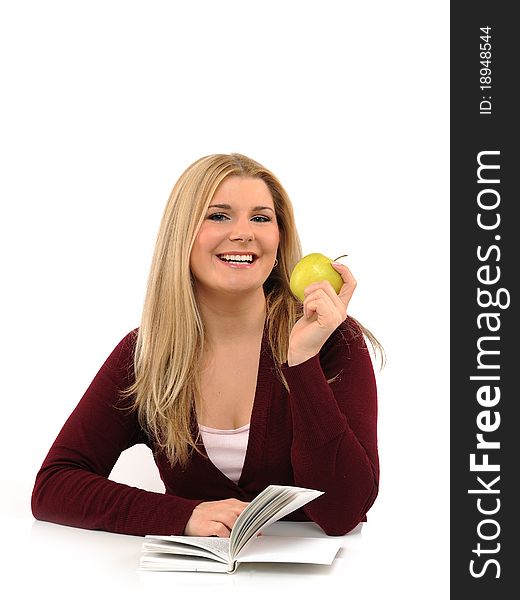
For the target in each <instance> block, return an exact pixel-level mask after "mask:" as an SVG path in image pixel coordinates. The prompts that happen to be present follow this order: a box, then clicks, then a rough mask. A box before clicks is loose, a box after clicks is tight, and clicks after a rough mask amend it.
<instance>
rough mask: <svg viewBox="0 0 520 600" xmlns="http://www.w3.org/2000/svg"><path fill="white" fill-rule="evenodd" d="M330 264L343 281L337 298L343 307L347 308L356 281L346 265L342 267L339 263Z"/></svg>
mask: <svg viewBox="0 0 520 600" xmlns="http://www.w3.org/2000/svg"><path fill="white" fill-rule="evenodd" d="M331 264H332V266H333V267H334V268H335V269H336V271H337V272H338V273H339V274H340V275H341V278H342V279H343V285H342V286H341V289H340V291H339V293H338V296H339V297H340V298H341V300H342V301H343V304H345V306H348V303H349V302H350V299H351V298H352V294H353V293H354V290H355V289H356V286H357V281H356V280H355V278H354V275H352V272H351V271H350V269H349V268H348V267H347V266H346V265H343V264H341V263H331Z"/></svg>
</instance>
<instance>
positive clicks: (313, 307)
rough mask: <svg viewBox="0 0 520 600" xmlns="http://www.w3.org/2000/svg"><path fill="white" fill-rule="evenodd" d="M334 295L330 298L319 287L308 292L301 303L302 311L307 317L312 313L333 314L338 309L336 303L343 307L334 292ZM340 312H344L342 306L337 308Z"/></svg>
mask: <svg viewBox="0 0 520 600" xmlns="http://www.w3.org/2000/svg"><path fill="white" fill-rule="evenodd" d="M334 296H335V297H336V298H335V299H334V298H331V296H330V295H329V294H327V292H326V291H325V290H322V289H319V290H316V291H314V292H313V293H312V294H310V295H309V296H308V297H307V298H305V301H304V303H303V312H304V314H305V316H306V317H307V318H308V319H309V318H311V317H312V315H313V314H314V313H317V314H318V315H321V316H325V315H327V314H334V313H336V312H337V311H338V303H339V304H340V305H341V306H342V307H343V304H342V303H341V300H339V298H338V296H337V295H336V293H335V292H334ZM339 310H340V312H344V310H345V309H344V308H341V309H339Z"/></svg>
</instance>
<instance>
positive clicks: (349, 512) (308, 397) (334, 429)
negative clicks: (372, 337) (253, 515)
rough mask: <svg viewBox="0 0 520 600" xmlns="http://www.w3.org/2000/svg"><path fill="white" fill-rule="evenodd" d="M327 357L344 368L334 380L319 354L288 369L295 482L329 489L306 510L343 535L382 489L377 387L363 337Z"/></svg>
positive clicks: (336, 368) (335, 370)
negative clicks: (327, 375) (330, 380)
mask: <svg viewBox="0 0 520 600" xmlns="http://www.w3.org/2000/svg"><path fill="white" fill-rule="evenodd" d="M325 362H327V364H328V365H330V364H332V368H331V369H330V370H331V371H332V372H333V374H334V375H335V374H339V377H338V378H337V379H336V380H335V381H334V382H332V383H330V384H329V383H328V382H327V378H326V376H325V374H324V372H323V370H322V367H321V363H320V357H319V355H316V356H314V357H312V358H310V359H308V360H307V361H304V362H303V363H300V364H298V365H295V366H293V367H290V366H289V365H286V366H284V367H283V371H284V374H285V377H286V379H287V382H288V384H289V388H290V394H289V402H290V408H291V415H292V424H293V442H292V449H291V463H292V467H293V473H294V481H295V485H299V486H302V487H310V488H315V489H320V490H322V491H324V492H325V493H324V494H323V496H321V497H320V498H318V499H317V500H315V501H313V502H312V503H310V504H309V505H308V506H307V507H305V508H304V510H305V512H306V514H307V515H308V516H309V517H310V518H312V520H314V521H315V522H316V523H318V524H319V525H320V526H321V527H322V528H323V529H324V531H325V532H326V533H329V534H336V535H338V534H343V533H346V532H348V531H350V530H351V529H353V528H354V527H355V526H356V525H357V524H358V523H359V522H360V521H361V520H363V519H364V517H365V514H366V512H367V510H368V509H369V508H370V506H371V505H372V503H373V502H374V500H375V497H376V495H377V490H378V482H379V462H378V454H377V436H376V415H377V406H376V389H375V380H374V377H373V371H372V366H371V362H370V358H369V356H368V352H367V351H366V348H364V347H363V346H362V345H359V341H358V342H357V343H356V344H355V343H351V344H350V347H349V349H348V352H343V350H342V348H341V347H340V349H339V350H337V349H336V350H335V353H334V354H329V355H328V356H327V358H326V359H325ZM330 374H331V373H329V377H330Z"/></svg>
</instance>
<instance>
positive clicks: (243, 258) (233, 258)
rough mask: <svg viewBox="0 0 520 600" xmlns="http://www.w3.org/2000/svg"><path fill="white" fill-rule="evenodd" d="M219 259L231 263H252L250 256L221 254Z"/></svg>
mask: <svg viewBox="0 0 520 600" xmlns="http://www.w3.org/2000/svg"><path fill="white" fill-rule="evenodd" d="M219 258H221V259H223V260H227V261H231V262H253V255H252V254H221V255H220V256H219Z"/></svg>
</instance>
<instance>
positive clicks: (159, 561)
mask: <svg viewBox="0 0 520 600" xmlns="http://www.w3.org/2000/svg"><path fill="white" fill-rule="evenodd" d="M234 569H236V564H227V563H222V562H218V561H215V560H214V559H208V558H195V557H191V556H181V555H179V556H172V555H166V554H160V553H149V554H144V555H143V556H141V560H140V563H139V570H140V571H203V572H211V573H231V572H233V570H234Z"/></svg>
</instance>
